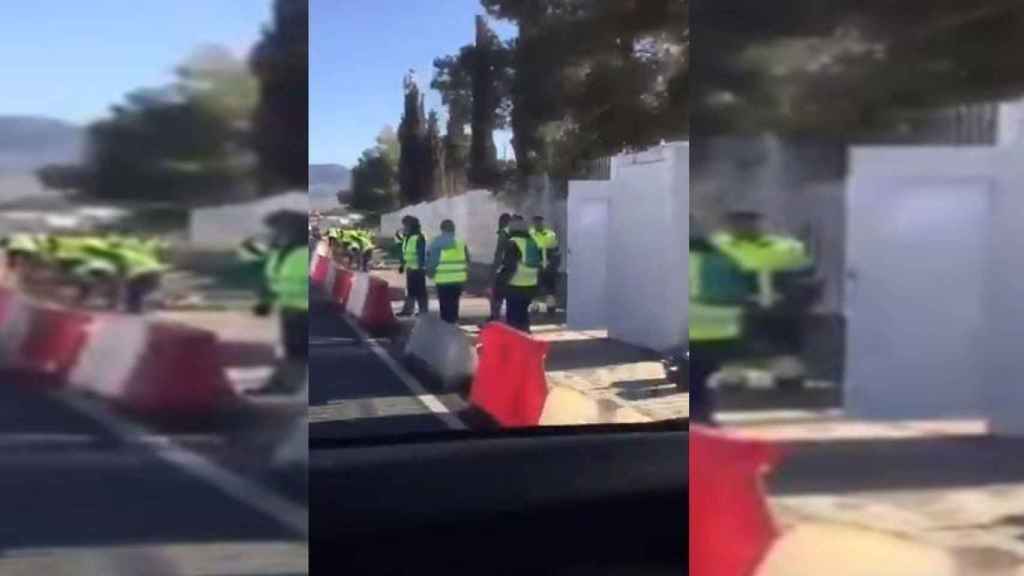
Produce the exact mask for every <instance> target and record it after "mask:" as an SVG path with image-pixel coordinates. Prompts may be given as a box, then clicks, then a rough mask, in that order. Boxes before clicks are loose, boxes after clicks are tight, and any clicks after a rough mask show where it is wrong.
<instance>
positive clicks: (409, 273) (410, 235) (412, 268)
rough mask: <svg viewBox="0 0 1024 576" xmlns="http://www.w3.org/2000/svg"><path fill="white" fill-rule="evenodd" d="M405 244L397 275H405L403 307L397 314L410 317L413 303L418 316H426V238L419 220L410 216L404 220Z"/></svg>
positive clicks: (427, 305)
mask: <svg viewBox="0 0 1024 576" xmlns="http://www.w3.org/2000/svg"><path fill="white" fill-rule="evenodd" d="M403 225H404V226H405V242H404V244H403V245H402V264H401V266H399V268H398V271H399V273H405V294H406V299H405V306H403V307H402V310H401V311H400V312H399V313H398V315H399V316H411V315H412V312H413V309H412V305H413V303H414V302H415V303H416V305H417V306H418V308H419V313H420V314H426V313H427V310H429V300H428V297H427V276H426V274H425V272H424V268H425V267H426V264H427V238H426V237H425V236H424V235H423V232H422V231H421V230H420V221H419V219H417V218H415V217H412V216H410V217H409V219H408V220H404V222H403Z"/></svg>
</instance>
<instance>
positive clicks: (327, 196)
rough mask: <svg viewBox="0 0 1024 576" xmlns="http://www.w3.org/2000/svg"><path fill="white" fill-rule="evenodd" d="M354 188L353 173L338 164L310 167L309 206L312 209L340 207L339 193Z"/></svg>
mask: <svg viewBox="0 0 1024 576" xmlns="http://www.w3.org/2000/svg"><path fill="white" fill-rule="evenodd" d="M351 188H352V173H351V171H349V169H348V168H345V167H344V166H340V165H338V164H310V165H309V204H310V207H311V208H317V209H322V210H323V209H329V208H336V207H337V206H338V191H339V190H345V191H349V190H351Z"/></svg>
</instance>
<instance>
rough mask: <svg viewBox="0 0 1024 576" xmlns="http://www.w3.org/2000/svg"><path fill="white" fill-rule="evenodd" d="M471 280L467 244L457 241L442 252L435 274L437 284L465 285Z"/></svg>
mask: <svg viewBox="0 0 1024 576" xmlns="http://www.w3.org/2000/svg"><path fill="white" fill-rule="evenodd" d="M468 279H469V262H467V261H466V243H465V242H462V241H461V240H456V241H455V242H453V243H452V245H451V247H449V248H445V249H444V250H441V254H440V258H439V260H438V264H437V271H436V272H435V273H434V283H435V284H465V283H466V280H468Z"/></svg>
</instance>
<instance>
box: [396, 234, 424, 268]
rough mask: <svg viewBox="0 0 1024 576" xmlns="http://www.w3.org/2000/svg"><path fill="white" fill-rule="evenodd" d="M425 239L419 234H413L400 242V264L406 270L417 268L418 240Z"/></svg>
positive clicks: (418, 264)
mask: <svg viewBox="0 0 1024 576" xmlns="http://www.w3.org/2000/svg"><path fill="white" fill-rule="evenodd" d="M423 241H425V238H424V237H423V236H422V235H421V234H413V235H411V236H409V237H408V238H406V239H405V242H403V243H402V264H404V265H405V269H406V270H419V269H420V259H419V247H420V242H423Z"/></svg>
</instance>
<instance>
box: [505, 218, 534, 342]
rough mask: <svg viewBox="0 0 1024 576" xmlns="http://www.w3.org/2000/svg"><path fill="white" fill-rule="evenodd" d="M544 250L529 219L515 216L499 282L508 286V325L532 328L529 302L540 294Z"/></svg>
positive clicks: (511, 223) (525, 328) (510, 224)
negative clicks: (538, 288) (529, 226)
mask: <svg viewBox="0 0 1024 576" xmlns="http://www.w3.org/2000/svg"><path fill="white" fill-rule="evenodd" d="M540 267H541V253H540V248H539V247H538V246H537V242H536V241H535V240H534V239H533V238H532V237H531V236H530V232H529V230H528V228H527V225H526V221H525V220H523V219H522V217H518V218H515V217H514V218H513V219H512V221H511V222H510V223H509V230H508V245H507V246H506V247H505V251H504V256H503V261H502V264H501V268H500V269H499V270H498V280H497V281H498V283H499V284H501V285H502V286H504V287H505V319H506V322H507V323H508V325H509V326H512V327H513V328H517V329H519V330H522V331H524V332H529V331H530V302H532V301H533V299H534V297H535V296H536V295H537V283H538V281H539V276H540Z"/></svg>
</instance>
